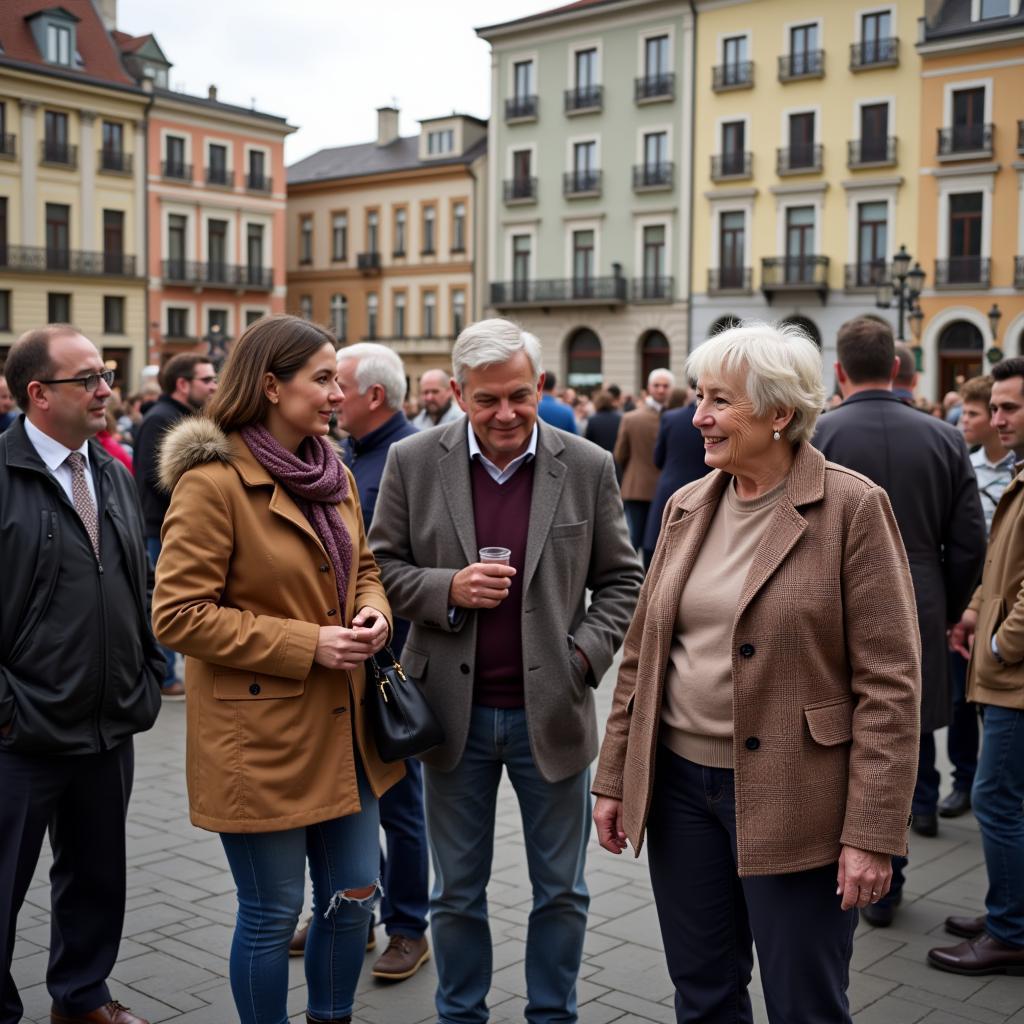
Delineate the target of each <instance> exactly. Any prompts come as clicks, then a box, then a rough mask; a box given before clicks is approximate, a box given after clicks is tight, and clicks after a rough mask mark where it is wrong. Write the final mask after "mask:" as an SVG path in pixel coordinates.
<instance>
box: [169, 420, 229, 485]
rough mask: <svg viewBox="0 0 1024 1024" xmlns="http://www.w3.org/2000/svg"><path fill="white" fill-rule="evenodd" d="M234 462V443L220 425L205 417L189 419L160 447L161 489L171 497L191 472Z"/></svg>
mask: <svg viewBox="0 0 1024 1024" xmlns="http://www.w3.org/2000/svg"><path fill="white" fill-rule="evenodd" d="M231 460H232V452H231V442H230V441H229V440H228V436H227V434H225V433H224V431H223V430H221V429H220V427H218V426H217V424H216V423H214V422H213V421H212V420H208V419H207V418H206V417H205V416H186V417H185V418H184V419H183V420H181V422H180V423H177V424H175V425H174V426H173V427H171V429H170V430H168V431H167V434H166V436H165V437H164V439H163V441H162V442H161V444H160V454H159V457H158V462H159V477H160V486H161V487H162V488H163V490H165V491H166V492H167V493H168V494H170V493H171V491H173V490H174V488H175V485H176V484H177V483H178V481H179V480H180V479H181V478H182V476H184V474H185V473H187V472H188V471H189V470H190V469H194V468H195V467H196V466H203V465H206V463H208V462H231Z"/></svg>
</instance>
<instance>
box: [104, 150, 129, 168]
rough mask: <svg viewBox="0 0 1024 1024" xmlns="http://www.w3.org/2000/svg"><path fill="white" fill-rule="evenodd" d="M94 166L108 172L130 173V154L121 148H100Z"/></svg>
mask: <svg viewBox="0 0 1024 1024" xmlns="http://www.w3.org/2000/svg"><path fill="white" fill-rule="evenodd" d="M96 166H97V167H98V168H99V169H100V170H101V171H106V172H107V173H109V174H131V173H132V154H131V153H126V152H125V151H124V150H123V149H101V150H100V151H99V154H98V156H97V158H96Z"/></svg>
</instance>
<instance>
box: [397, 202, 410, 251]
mask: <svg viewBox="0 0 1024 1024" xmlns="http://www.w3.org/2000/svg"><path fill="white" fill-rule="evenodd" d="M407 216H408V215H407V214H406V212H405V207H404V206H400V207H398V209H397V210H395V248H394V255H395V256H404V255H405V225H406V218H407Z"/></svg>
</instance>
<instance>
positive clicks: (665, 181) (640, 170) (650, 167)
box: [633, 160, 676, 192]
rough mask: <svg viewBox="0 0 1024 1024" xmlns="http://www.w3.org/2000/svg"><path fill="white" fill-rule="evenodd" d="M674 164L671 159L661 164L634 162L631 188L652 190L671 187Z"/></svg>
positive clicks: (640, 190)
mask: <svg viewBox="0 0 1024 1024" xmlns="http://www.w3.org/2000/svg"><path fill="white" fill-rule="evenodd" d="M675 168H676V165H675V164H674V163H672V161H671V160H668V161H666V162H665V163H661V164H634V165H633V189H634V190H635V191H637V192H654V191H657V190H664V189H668V188H671V187H672V182H673V179H674V178H675Z"/></svg>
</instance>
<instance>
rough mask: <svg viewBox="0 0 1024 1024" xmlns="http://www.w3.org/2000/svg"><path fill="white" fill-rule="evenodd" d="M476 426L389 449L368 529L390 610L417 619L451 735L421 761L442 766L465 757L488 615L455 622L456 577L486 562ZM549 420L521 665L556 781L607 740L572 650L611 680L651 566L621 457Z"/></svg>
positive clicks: (537, 490)
mask: <svg viewBox="0 0 1024 1024" xmlns="http://www.w3.org/2000/svg"><path fill="white" fill-rule="evenodd" d="M466 429H467V428H466V421H465V420H462V421H460V422H457V423H453V424H450V425H449V426H445V427H439V428H438V429H436V430H430V431H426V432H424V433H421V434H417V435H416V436H415V437H409V438H406V439H405V440H403V441H400V442H398V443H397V444H395V445H392V447H391V449H390V451H389V452H388V459H387V465H386V466H385V468H384V476H383V478H382V479H381V484H380V492H379V495H378V497H377V507H376V510H375V512H374V517H373V526H372V527H371V530H370V537H369V539H370V546H371V548H372V549H373V553H374V555H375V556H376V558H377V562H378V564H379V565H380V569H381V574H382V576H383V578H384V586H385V588H386V590H387V593H388V600H389V601H390V602H391V607H392V608H393V610H394V612H395V614H396V615H399V616H401V617H402V618H404V619H408V620H409V621H410V622H411V623H412V629H411V631H410V633H409V639H408V640H407V641H406V644H405V649H404V652H403V657H402V664H403V666H404V667H405V669H406V671H407V672H408V673H409V675H411V676H412V677H413V678H415V679H418V680H419V681H420V682H421V684H422V686H423V692H424V694H425V696H426V698H427V700H428V701H429V703H430V705H431V707H432V708H433V709H434V712H435V713H436V714H437V715H438V717H439V718H440V720H441V722H442V724H443V725H444V730H445V737H446V739H445V742H444V744H443V745H442V746H441V747H438V748H437V749H435V750H432V751H430V752H429V753H428V754H426V755H424V757H423V760H424V761H425V762H426V763H427V764H429V765H431V766H432V767H435V768H437V769H439V770H441V771H451V770H452V769H453V768H455V766H456V765H457V764H458V763H459V761H460V759H461V758H462V752H463V750H464V748H465V744H466V735H467V733H468V731H469V720H470V712H471V710H472V705H473V678H474V660H475V656H476V624H477V613H476V612H475V611H467V612H465V613H464V614H462V615H460V616H459V617H458V619H457V620H456V621H455V622H454V623H451V622H450V621H449V618H448V592H449V588H450V586H451V581H452V578H453V577H454V576H455V574H456V572H458V571H459V570H460V569H462V568H464V567H465V566H467V565H469V564H470V563H472V562H476V561H477V560H478V559H477V542H476V527H475V525H474V519H473V498H472V489H471V484H470V465H469V445H468V442H467V435H466ZM538 429H539V435H538V439H537V457H536V465H535V467H534V483H533V499H532V503H531V507H530V525H529V536H528V540H527V547H526V567H525V576H524V580H523V609H522V634H523V670H524V671H523V674H524V687H525V700H526V720H527V727H528V729H529V733H530V746H531V749H532V751H533V757H534V761H535V762H536V764H537V767H538V769H539V770H540V773H541V775H542V776H543V778H544V779H546V780H547V781H548V782H557V781H559V780H560V779H564V778H567V777H569V776H570V775H573V774H575V773H576V772H579V771H582V770H583V769H584V768H585V767H587V765H589V764H590V762H591V761H592V760H593V759H594V757H595V756H596V754H597V748H598V739H597V719H596V715H595V711H594V696H593V692H592V690H591V688H590V687H589V686H588V685H587V683H586V680H585V679H584V677H583V673H582V672H581V671H580V669H579V667H578V665H579V662H578V659H576V658H574V657H573V656H572V655H573V648H574V646H579V647H580V649H581V650H582V651H583V652H584V653H585V654H586V656H587V658H588V659H589V661H590V665H591V668H592V672H593V679H594V680H600V679H601V677H602V676H603V675H604V674H605V672H606V671H607V670H608V668H609V666H610V665H611V662H612V658H613V657H614V655H615V651H616V650H617V649H618V647H619V645H620V644H621V643H622V638H623V636H624V635H625V632H626V628H627V627H628V626H629V621H630V617H631V616H632V614H633V609H634V607H635V605H636V601H637V597H638V595H639V592H640V586H641V584H642V582H643V572H642V569H641V567H640V563H639V561H638V559H637V556H636V552H635V551H634V550H633V548H632V546H631V545H630V543H629V532H628V530H627V528H626V521H625V517H624V515H623V511H622V499H621V497H620V495H619V488H618V484H617V483H616V481H615V470H614V467H613V464H612V460H611V457H610V455H609V454H608V453H607V452H606V451H604V450H603V449H601V448H598V447H597V445H594V444H591V442H589V441H586V440H584V439H583V438H579V437H573V436H571V435H569V434H566V433H564V432H563V431H561V430H555V429H553V428H552V427H549V426H548V425H547V424H545V423H543V422H540V421H538ZM587 590H590V591H592V594H591V600H590V603H589V605H588V604H587V603H586V591H587ZM595 685H596V684H595Z"/></svg>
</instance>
